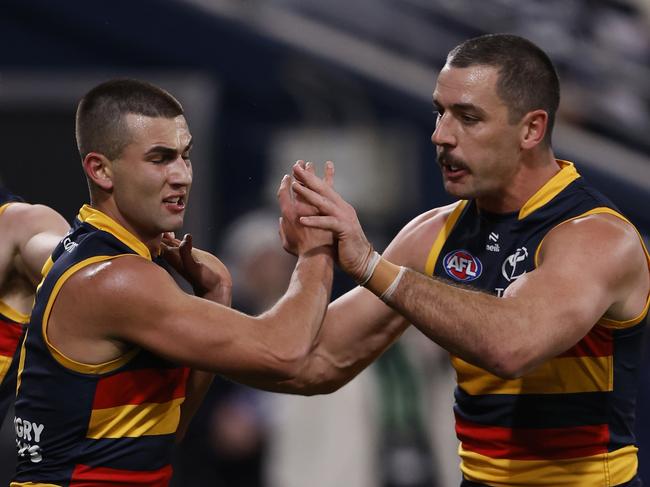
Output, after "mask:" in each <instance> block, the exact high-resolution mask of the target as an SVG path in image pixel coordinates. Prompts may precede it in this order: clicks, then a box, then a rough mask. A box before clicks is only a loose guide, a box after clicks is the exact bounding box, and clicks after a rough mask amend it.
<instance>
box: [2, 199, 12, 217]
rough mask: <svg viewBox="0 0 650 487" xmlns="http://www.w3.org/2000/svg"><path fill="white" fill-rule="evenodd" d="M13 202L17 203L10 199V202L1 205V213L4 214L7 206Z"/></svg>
mask: <svg viewBox="0 0 650 487" xmlns="http://www.w3.org/2000/svg"><path fill="white" fill-rule="evenodd" d="M12 203H15V201H10V202H9V203H5V204H4V205H2V206H0V215H2V214H3V213H4V211H5V210H6V209H7V207H8V206H9V205H10V204H12Z"/></svg>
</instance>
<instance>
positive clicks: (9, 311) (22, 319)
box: [0, 301, 29, 325]
mask: <svg viewBox="0 0 650 487" xmlns="http://www.w3.org/2000/svg"><path fill="white" fill-rule="evenodd" d="M0 314H1V315H4V316H6V317H7V318H9V319H10V320H11V321H15V322H16V323H21V324H23V325H26V324H27V323H28V322H29V315H28V314H25V313H21V312H20V311H18V310H15V309H13V308H12V307H11V306H9V305H8V304H7V303H5V302H3V301H0Z"/></svg>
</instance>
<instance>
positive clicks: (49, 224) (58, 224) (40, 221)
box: [0, 202, 69, 234]
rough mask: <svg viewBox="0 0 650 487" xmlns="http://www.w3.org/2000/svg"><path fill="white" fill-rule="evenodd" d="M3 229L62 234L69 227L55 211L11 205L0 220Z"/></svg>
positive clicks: (37, 205)
mask: <svg viewBox="0 0 650 487" xmlns="http://www.w3.org/2000/svg"><path fill="white" fill-rule="evenodd" d="M0 220H1V222H2V225H3V226H4V227H5V228H12V229H15V230H18V231H20V232H21V233H24V232H29V233H35V232H39V233H40V232H46V231H52V232H56V233H60V234H64V233H65V232H66V231H67V230H68V228H69V225H68V223H67V222H66V221H65V219H64V218H63V217H62V216H61V215H60V214H59V213H57V212H56V211H55V210H53V209H52V208H50V207H49V206H46V205H40V204H34V205H32V204H30V203H22V202H17V203H12V204H11V205H9V206H8V207H7V208H6V209H5V211H4V212H3V214H2V218H1V219H0Z"/></svg>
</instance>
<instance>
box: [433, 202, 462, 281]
mask: <svg viewBox="0 0 650 487" xmlns="http://www.w3.org/2000/svg"><path fill="white" fill-rule="evenodd" d="M466 205H467V200H461V201H459V202H458V204H457V205H456V207H455V208H454V209H453V211H452V212H451V214H450V215H449V217H447V221H446V222H445V224H444V226H443V227H442V229H441V230H440V232H439V233H438V236H437V237H436V240H435V242H433V246H432V247H431V250H430V251H429V257H427V263H426V265H425V267H424V272H425V273H426V274H427V275H428V276H431V275H433V269H434V268H435V266H436V261H437V260H438V257H439V255H440V251H441V250H442V247H443V246H444V245H445V242H446V241H447V237H448V236H449V234H450V233H451V230H452V229H453V228H454V225H455V224H456V221H458V218H459V217H460V214H461V213H462V212H463V209H464V208H465V206H466Z"/></svg>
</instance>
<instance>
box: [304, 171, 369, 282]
mask: <svg viewBox="0 0 650 487" xmlns="http://www.w3.org/2000/svg"><path fill="white" fill-rule="evenodd" d="M293 177H294V179H295V182H294V183H293V184H292V189H293V191H294V192H295V193H296V195H297V198H298V199H300V200H301V201H302V202H303V204H302V205H301V206H299V207H298V208H297V210H299V217H300V219H299V220H300V223H301V224H303V225H304V226H306V227H310V228H319V229H322V230H329V231H331V232H332V233H333V234H334V236H335V237H336V239H337V244H336V245H337V250H338V262H339V265H340V266H341V268H342V269H343V270H344V271H345V272H347V273H348V274H350V276H352V277H353V278H354V279H355V280H357V281H360V280H361V278H362V276H363V275H364V273H365V271H366V268H367V266H368V262H369V260H370V257H371V255H372V251H373V248H372V245H371V244H370V242H368V239H367V238H366V236H365V234H364V233H363V229H362V228H361V223H359V218H358V217H357V212H356V211H355V209H354V208H353V207H352V205H350V204H349V203H348V202H347V201H345V200H344V199H343V198H342V197H341V196H340V195H339V194H338V193H337V192H336V191H335V190H334V187H333V184H332V182H333V178H334V164H333V163H332V162H331V161H327V162H326V163H325V177H324V178H323V179H321V178H319V177H318V176H316V174H315V173H314V170H313V167H309V166H308V165H304V164H296V165H294V166H293ZM307 208H311V209H315V210H316V211H313V210H311V211H304V210H305V209H307Z"/></svg>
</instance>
